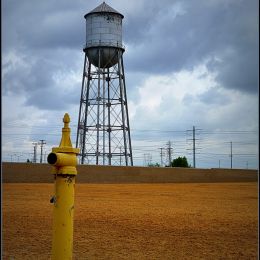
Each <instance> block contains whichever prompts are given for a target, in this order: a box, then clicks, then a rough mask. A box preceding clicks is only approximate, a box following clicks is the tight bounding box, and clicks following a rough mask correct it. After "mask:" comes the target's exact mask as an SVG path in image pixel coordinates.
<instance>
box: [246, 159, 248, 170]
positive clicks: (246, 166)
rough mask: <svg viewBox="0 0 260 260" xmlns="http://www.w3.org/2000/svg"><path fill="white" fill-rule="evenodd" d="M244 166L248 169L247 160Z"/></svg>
mask: <svg viewBox="0 0 260 260" xmlns="http://www.w3.org/2000/svg"><path fill="white" fill-rule="evenodd" d="M246 168H247V169H248V161H246Z"/></svg>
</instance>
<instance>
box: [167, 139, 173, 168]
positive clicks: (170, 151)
mask: <svg viewBox="0 0 260 260" xmlns="http://www.w3.org/2000/svg"><path fill="white" fill-rule="evenodd" d="M171 145H172V144H171V141H168V143H167V146H168V147H167V148H166V149H167V152H168V160H169V167H171V162H172V147H171Z"/></svg>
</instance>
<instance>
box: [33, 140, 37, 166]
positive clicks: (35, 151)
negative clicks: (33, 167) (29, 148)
mask: <svg viewBox="0 0 260 260" xmlns="http://www.w3.org/2000/svg"><path fill="white" fill-rule="evenodd" d="M32 144H33V163H36V161H37V145H38V143H32Z"/></svg>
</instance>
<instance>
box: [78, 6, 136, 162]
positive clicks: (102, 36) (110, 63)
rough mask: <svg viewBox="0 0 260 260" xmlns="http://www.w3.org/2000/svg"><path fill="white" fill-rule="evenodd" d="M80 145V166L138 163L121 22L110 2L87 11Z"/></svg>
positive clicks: (79, 124) (79, 123) (79, 128)
mask: <svg viewBox="0 0 260 260" xmlns="http://www.w3.org/2000/svg"><path fill="white" fill-rule="evenodd" d="M84 18H85V19H86V45H85V46H84V49H83V51H84V52H85V60H84V68H83V78H82V89H81V98H80V108H79V118H78V129H77V139H76V147H78V148H80V163H81V164H97V165H131V166H132V165H133V157H132V147H131V135H130V127H129V115H128V106H127V96H126V86H125V73H124V64H123V52H124V47H123V45H122V19H123V18H124V16H123V15H122V14H120V13H119V12H117V11H116V10H114V9H113V8H111V7H110V6H109V5H107V4H106V3H105V2H103V3H102V4H101V5H99V6H98V7H96V8H95V9H94V10H92V11H91V12H89V13H87V14H86V15H85V16H84Z"/></svg>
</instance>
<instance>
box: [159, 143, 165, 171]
mask: <svg viewBox="0 0 260 260" xmlns="http://www.w3.org/2000/svg"><path fill="white" fill-rule="evenodd" d="M159 149H160V150H161V151H160V157H161V167H162V166H163V149H165V148H163V147H160V148H159Z"/></svg>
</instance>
